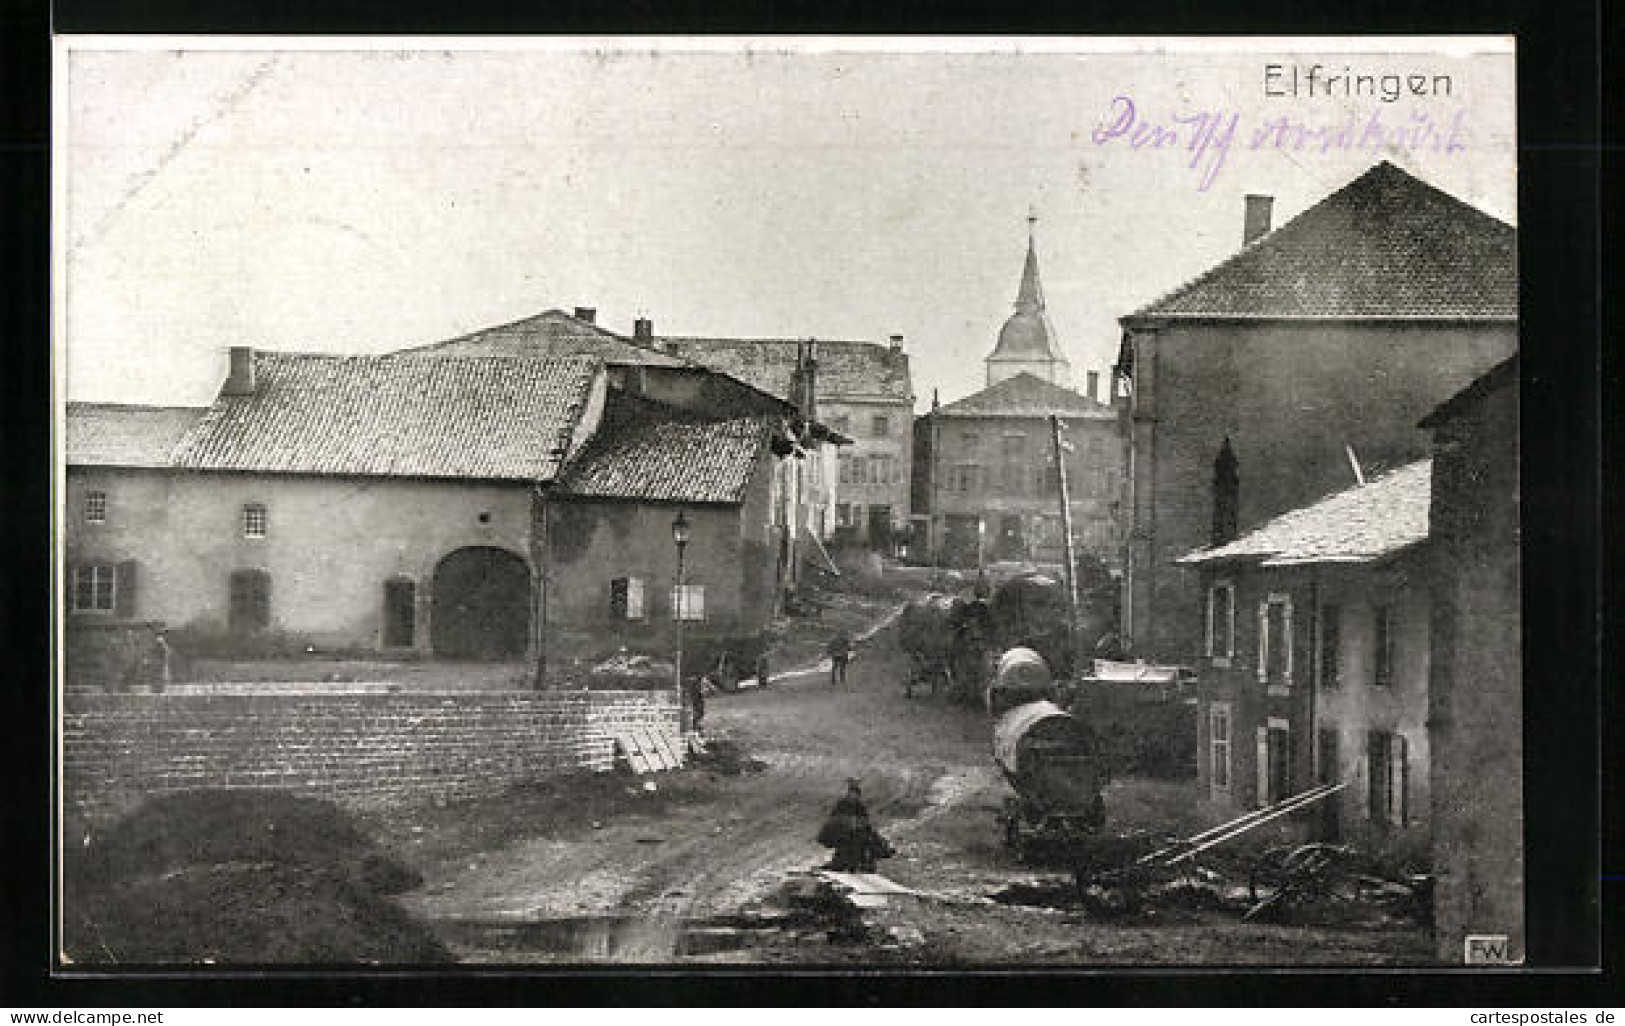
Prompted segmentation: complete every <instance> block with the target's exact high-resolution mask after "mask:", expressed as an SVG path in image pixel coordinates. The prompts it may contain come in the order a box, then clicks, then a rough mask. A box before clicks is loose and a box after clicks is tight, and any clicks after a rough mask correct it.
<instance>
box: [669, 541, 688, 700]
mask: <svg viewBox="0 0 1625 1026" xmlns="http://www.w3.org/2000/svg"><path fill="white" fill-rule="evenodd" d="M671 540H672V542H673V543H674V544H675V545H676V546H677V592H676V594H675V595H673V596H672V599H673V601H672V607H671V608H672V615H673V616H675V617H676V618H677V707H678V708H679V709H681V708H682V706H683V617H684V616H685V615H686V614H687V612H688V610H687V606H688V601H687V599H688V596H687V595H686V594H685V593H684V585H685V584H686V582H685V581H684V579H683V578H684V573H683V570H684V567H683V550H684V549H686V548H688V517H686V516H684V515H683V511H682V510H678V511H677V519H675V520H673V521H672V522H671Z"/></svg>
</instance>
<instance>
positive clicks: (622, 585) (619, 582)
mask: <svg viewBox="0 0 1625 1026" xmlns="http://www.w3.org/2000/svg"><path fill="white" fill-rule="evenodd" d="M643 609H644V606H643V578H641V577H617V578H615V579H614V580H613V581H610V582H609V615H610V616H611V617H613V618H614V619H616V620H641V619H643V615H644V614H643Z"/></svg>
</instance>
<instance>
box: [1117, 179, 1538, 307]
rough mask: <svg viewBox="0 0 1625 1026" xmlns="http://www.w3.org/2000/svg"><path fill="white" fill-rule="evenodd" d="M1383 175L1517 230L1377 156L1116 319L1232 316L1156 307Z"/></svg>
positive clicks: (1284, 235)
mask: <svg viewBox="0 0 1625 1026" xmlns="http://www.w3.org/2000/svg"><path fill="white" fill-rule="evenodd" d="M1396 176H1397V177H1396ZM1383 179H1395V180H1401V181H1404V182H1406V183H1408V184H1410V185H1412V186H1413V187H1414V186H1419V187H1421V188H1422V189H1424V190H1426V194H1427V195H1428V196H1430V197H1432V198H1442V199H1443V200H1445V201H1447V202H1448V203H1449V204H1450V205H1451V207H1452V208H1453V209H1455V210H1457V211H1462V212H1467V213H1468V214H1469V215H1471V216H1476V217H1478V218H1481V219H1483V220H1484V221H1487V222H1489V223H1490V224H1491V225H1493V226H1495V227H1497V228H1502V229H1506V230H1508V231H1516V230H1517V229H1516V227H1515V226H1513V225H1511V224H1508V223H1507V222H1505V221H1502V220H1501V219H1500V218H1498V217H1496V216H1494V215H1493V214H1490V213H1487V212H1486V211H1483V210H1480V209H1479V208H1478V207H1475V206H1473V205H1472V204H1471V203H1468V202H1467V201H1465V200H1463V199H1461V198H1459V197H1457V196H1454V195H1451V194H1450V193H1448V192H1446V191H1445V190H1443V189H1441V188H1439V187H1438V186H1436V185H1434V184H1433V183H1431V182H1429V181H1427V180H1426V179H1424V178H1421V177H1418V176H1417V175H1413V174H1411V173H1410V172H1409V171H1406V170H1405V169H1404V168H1402V167H1400V166H1399V165H1397V164H1395V163H1393V162H1392V161H1390V160H1387V159H1383V160H1379V161H1378V162H1377V163H1375V164H1373V165H1371V166H1370V167H1368V168H1366V169H1365V170H1364V171H1362V172H1360V173H1359V174H1358V175H1356V176H1354V177H1353V178H1352V179H1350V180H1349V181H1347V182H1345V183H1343V184H1342V185H1341V186H1339V187H1337V188H1336V189H1333V190H1332V191H1331V192H1329V193H1327V194H1326V195H1324V196H1322V197H1321V198H1320V199H1318V200H1316V201H1315V202H1314V203H1311V204H1310V205H1309V206H1307V207H1305V208H1304V209H1303V210H1300V211H1299V212H1298V213H1297V214H1295V215H1293V216H1292V217H1291V218H1288V219H1287V220H1286V221H1284V222H1282V223H1281V225H1280V226H1279V227H1276V228H1272V229H1271V230H1269V231H1267V232H1265V233H1264V234H1262V235H1260V236H1259V237H1258V238H1256V239H1254V240H1252V241H1251V242H1247V243H1244V244H1243V245H1242V246H1241V248H1239V249H1237V250H1235V251H1233V252H1231V253H1230V255H1228V256H1226V257H1224V258H1223V259H1221V260H1220V261H1219V262H1218V263H1216V264H1213V265H1212V266H1210V267H1208V268H1207V269H1206V270H1205V271H1202V272H1200V273H1198V274H1196V275H1194V276H1192V277H1191V278H1188V279H1186V280H1185V281H1183V282H1181V283H1180V284H1178V285H1175V286H1174V287H1173V288H1170V289H1167V290H1166V291H1164V292H1162V293H1161V294H1160V295H1158V296H1156V297H1155V298H1154V299H1152V300H1150V301H1149V302H1146V303H1143V304H1141V305H1140V306H1138V307H1136V308H1135V309H1134V311H1133V312H1131V313H1129V314H1126V315H1124V316H1123V317H1121V318H1119V320H1120V321H1126V320H1132V319H1137V318H1155V317H1161V316H1198V317H1200V316H1215V317H1230V316H1232V315H1230V314H1219V313H1214V314H1203V313H1200V312H1197V313H1194V314H1191V313H1183V312H1179V311H1159V309H1158V308H1159V307H1162V306H1165V305H1167V304H1168V303H1170V302H1172V301H1173V300H1175V299H1177V298H1180V297H1182V296H1184V295H1186V294H1188V293H1191V292H1194V291H1196V289H1197V288H1198V287H1199V286H1201V285H1204V284H1206V283H1208V282H1209V281H1211V280H1213V279H1214V278H1216V277H1218V276H1219V275H1221V274H1223V273H1224V272H1226V271H1229V270H1231V269H1232V268H1234V267H1235V265H1236V264H1237V263H1238V262H1240V261H1241V260H1243V259H1244V258H1246V257H1247V256H1248V255H1250V254H1252V253H1254V252H1257V251H1259V250H1263V249H1265V248H1267V247H1272V246H1274V247H1278V246H1279V245H1280V244H1281V240H1282V239H1283V238H1290V237H1292V236H1293V235H1294V234H1295V231H1301V230H1302V225H1303V223H1304V222H1305V220H1306V219H1307V218H1310V217H1311V216H1312V215H1316V214H1320V213H1324V212H1325V211H1326V210H1328V209H1331V208H1334V207H1335V206H1336V204H1337V202H1338V201H1339V200H1340V199H1343V198H1345V197H1346V196H1347V194H1348V193H1350V192H1351V191H1354V190H1356V189H1358V188H1363V187H1367V186H1370V185H1371V184H1372V183H1374V182H1378V181H1381V180H1383ZM1253 316H1268V315H1253ZM1326 316H1329V317H1334V318H1337V319H1350V318H1351V317H1354V316H1357V315H1348V314H1331V315H1326ZM1421 316H1424V317H1426V318H1428V319H1438V318H1439V317H1440V316H1441V315H1435V314H1429V315H1421ZM1358 319H1365V318H1364V317H1363V316H1361V317H1359V318H1358Z"/></svg>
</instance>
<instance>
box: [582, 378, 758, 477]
mask: <svg viewBox="0 0 1625 1026" xmlns="http://www.w3.org/2000/svg"><path fill="white" fill-rule="evenodd" d="M773 422H774V418H770V417H742V418H737V419H734V420H718V421H700V420H697V419H695V418H693V417H691V416H686V415H684V414H683V413H681V412H680V411H678V410H675V409H673V408H671V407H668V406H662V405H661V404H659V403H653V402H650V401H648V400H645V399H640V398H637V397H634V396H630V395H625V394H622V393H614V394H613V395H612V396H611V399H610V402H609V404H608V406H607V408H606V410H605V412H604V419H603V423H602V424H601V426H600V427H599V429H598V432H597V433H596V434H595V435H593V438H592V440H591V441H590V442H588V443H587V445H586V446H584V447H583V448H582V451H581V453H580V455H579V456H577V457H576V458H575V459H572V460H571V461H570V465H569V467H568V468H566V469H565V471H564V473H563V474H562V476H561V478H560V488H559V491H560V492H561V493H562V494H564V495H573V496H578V497H581V498H612V499H636V500H643V501H647V502H692V503H726V504H735V503H739V502H742V501H743V500H744V497H745V490H746V489H747V488H748V487H749V485H750V478H751V473H752V471H753V470H754V469H755V467H756V463H757V460H759V459H760V458H761V455H762V451H763V448H764V446H766V445H767V443H768V438H769V436H770V434H771V431H772V425H773Z"/></svg>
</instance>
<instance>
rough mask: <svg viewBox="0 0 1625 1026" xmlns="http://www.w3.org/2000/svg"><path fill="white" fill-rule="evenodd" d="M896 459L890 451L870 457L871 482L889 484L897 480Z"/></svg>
mask: <svg viewBox="0 0 1625 1026" xmlns="http://www.w3.org/2000/svg"><path fill="white" fill-rule="evenodd" d="M896 463H897V461H896V459H895V458H894V457H893V456H892V455H891V454H890V453H876V454H875V455H873V456H870V457H869V471H870V480H869V483H870V484H881V485H888V484H892V483H893V482H895V481H896V480H897V471H896Z"/></svg>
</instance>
